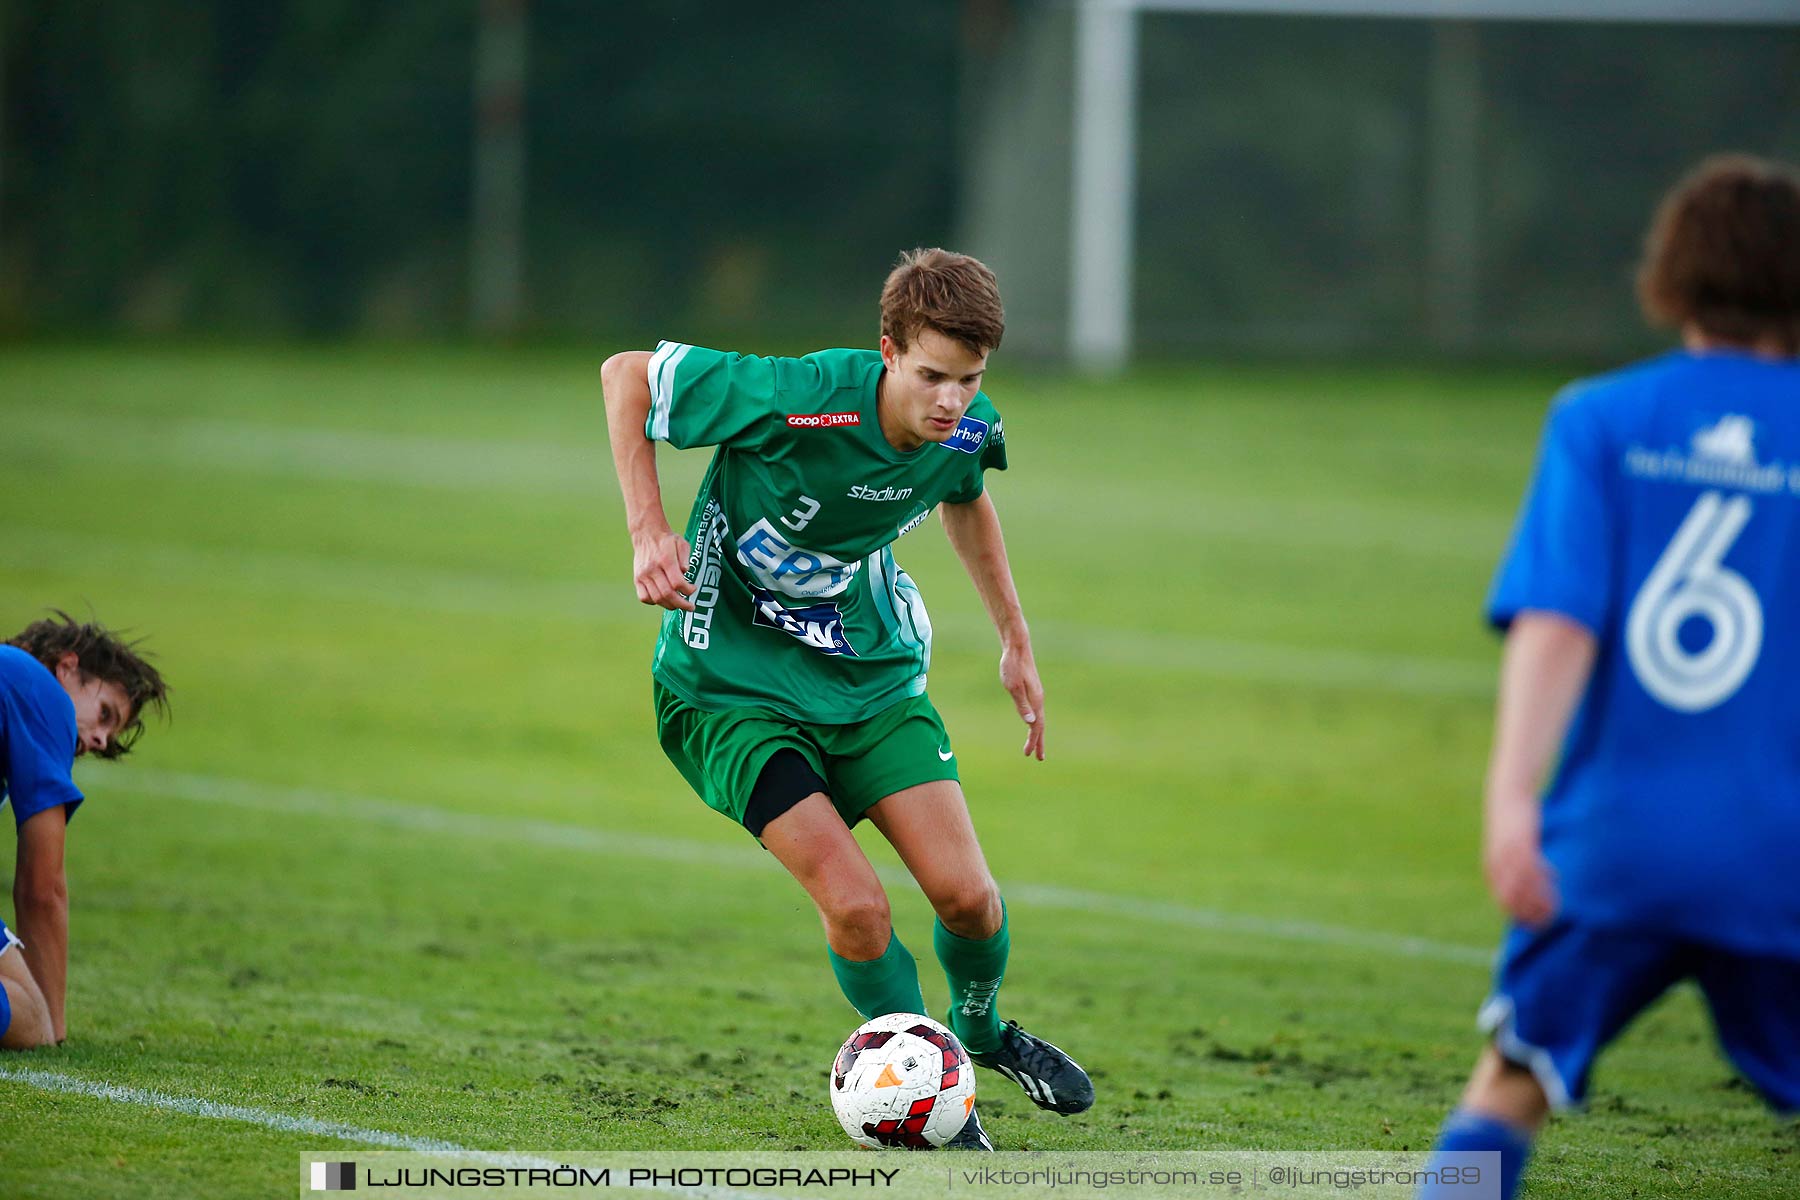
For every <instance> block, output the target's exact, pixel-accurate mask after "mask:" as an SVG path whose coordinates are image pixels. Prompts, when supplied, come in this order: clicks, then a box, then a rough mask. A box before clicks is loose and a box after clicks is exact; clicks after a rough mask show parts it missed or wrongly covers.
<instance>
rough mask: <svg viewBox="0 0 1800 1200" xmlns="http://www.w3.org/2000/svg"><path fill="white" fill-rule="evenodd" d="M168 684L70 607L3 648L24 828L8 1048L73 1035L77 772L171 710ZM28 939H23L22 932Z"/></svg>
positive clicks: (0, 738) (5, 752) (2, 764)
mask: <svg viewBox="0 0 1800 1200" xmlns="http://www.w3.org/2000/svg"><path fill="white" fill-rule="evenodd" d="M168 695H169V691H168V686H167V685H166V684H164V682H163V679H162V676H161V675H160V674H158V672H157V670H156V668H155V667H153V666H151V665H150V664H149V663H148V662H146V661H144V658H143V656H142V655H141V654H139V653H138V652H137V650H136V649H135V648H133V647H132V646H131V645H129V644H127V643H126V642H124V641H122V640H121V639H120V638H118V637H117V636H116V635H114V634H112V633H110V632H109V631H107V630H106V629H104V628H102V627H101V626H99V625H96V624H92V623H79V622H76V621H75V620H73V619H71V618H70V617H69V616H68V615H67V614H66V613H58V614H57V615H56V617H55V618H54V619H46V620H42V621H34V622H33V623H32V624H30V625H28V626H26V627H25V629H24V630H23V631H22V632H21V633H19V634H18V635H17V636H16V637H13V638H9V639H8V640H7V641H6V642H5V643H4V644H0V804H4V803H6V802H7V801H8V800H10V801H11V802H12V809H13V820H14V821H15V822H16V823H17V824H18V830H19V853H18V868H17V870H16V871H15V873H14V875H13V907H14V911H15V918H16V923H17V928H18V933H16V934H15V933H14V932H13V931H12V930H11V929H8V928H7V927H6V922H5V921H4V920H0V1047H5V1048H6V1049H9V1050H23V1049H29V1048H31V1047H34V1046H47V1045H50V1044H51V1043H53V1042H60V1041H62V1040H63V1036H64V1033H65V1025H64V1021H63V997H64V993H65V989H66V984H67V980H68V964H69V892H68V887H67V884H66V882H65V881H64V878H63V839H64V835H65V833H66V832H67V829H68V824H69V818H70V817H72V816H74V814H75V810H76V808H77V807H79V806H80V804H81V800H82V797H81V790H80V789H79V788H77V787H76V786H75V781H74V780H73V779H72V778H70V775H69V771H70V768H71V767H73V766H74V764H75V760H76V759H77V758H80V757H81V756H82V755H83V754H92V755H95V756H96V757H99V758H118V757H120V756H121V755H123V754H125V753H126V752H128V751H129V750H130V749H131V747H132V744H133V743H134V742H136V741H137V738H138V735H139V734H140V733H142V732H143V728H144V726H143V716H144V712H145V710H146V709H149V708H155V709H156V710H157V711H158V712H166V711H167V707H168ZM21 935H23V936H21Z"/></svg>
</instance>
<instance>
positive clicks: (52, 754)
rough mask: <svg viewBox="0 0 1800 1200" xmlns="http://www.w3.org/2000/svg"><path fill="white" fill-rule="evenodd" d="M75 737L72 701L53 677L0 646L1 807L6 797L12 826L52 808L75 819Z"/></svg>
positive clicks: (78, 796) (27, 658)
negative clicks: (62, 808)
mask: <svg viewBox="0 0 1800 1200" xmlns="http://www.w3.org/2000/svg"><path fill="white" fill-rule="evenodd" d="M75 738H76V731H75V702H74V701H72V700H70V699H69V693H68V692H66V691H64V690H63V686H62V684H60V683H58V682H57V681H56V676H55V675H52V674H51V673H50V671H49V669H48V668H46V667H45V666H44V665H43V664H42V663H40V662H39V661H38V660H37V659H35V658H33V657H31V655H29V654H27V653H25V651H23V650H21V649H19V648H18V647H17V646H0V804H4V803H5V802H6V801H7V799H8V797H9V796H10V798H11V800H12V807H13V819H14V820H15V821H16V822H18V823H19V824H21V825H23V824H24V823H25V821H26V820H27V819H28V818H30V817H35V816H36V815H37V814H38V813H40V812H43V811H44V810H45V809H46V808H49V807H51V806H52V805H57V804H61V805H63V806H64V809H65V811H66V812H67V814H68V815H69V816H71V817H72V816H74V815H75V809H76V807H77V806H78V805H79V804H80V803H81V790H80V789H79V788H77V787H76V786H75V781H74V780H73V779H71V778H70V776H69V771H70V769H71V768H72V767H73V766H74V765H75Z"/></svg>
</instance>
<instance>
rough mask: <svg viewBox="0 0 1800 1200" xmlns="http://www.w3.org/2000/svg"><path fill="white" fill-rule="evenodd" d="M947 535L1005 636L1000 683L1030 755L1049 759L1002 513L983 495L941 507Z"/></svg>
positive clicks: (1027, 633)
mask: <svg viewBox="0 0 1800 1200" xmlns="http://www.w3.org/2000/svg"><path fill="white" fill-rule="evenodd" d="M940 511H941V512H942V514H943V521H944V532H945V533H946V534H948V535H949V537H950V545H951V547H952V548H953V549H955V551H956V556H957V557H958V558H960V559H962V565H963V570H965V571H967V572H968V573H969V578H970V579H971V580H973V581H974V583H975V590H976V591H977V592H979V593H981V603H982V604H983V605H985V606H986V608H987V612H988V618H989V619H990V620H991V621H993V623H994V629H995V630H996V631H997V632H998V633H999V634H1000V685H1001V686H1002V687H1004V688H1005V689H1006V690H1007V692H1008V693H1009V694H1010V695H1011V696H1012V698H1013V705H1014V707H1016V708H1017V709H1018V710H1019V717H1020V719H1021V720H1023V721H1024V722H1025V725H1026V728H1027V730H1028V732H1027V733H1026V735H1025V756H1026V757H1027V758H1031V757H1036V758H1037V760H1038V761H1039V762H1042V761H1043V759H1044V685H1043V684H1042V683H1041V682H1040V681H1039V679H1038V670H1037V661H1036V660H1035V659H1034V658H1033V657H1032V653H1031V630H1030V629H1029V628H1027V627H1026V625H1025V611H1024V609H1023V608H1022V607H1020V605H1019V591H1018V589H1017V588H1016V587H1014V586H1013V577H1012V567H1011V566H1010V565H1008V563H1007V561H1006V539H1005V537H1003V536H1002V535H1001V532H1000V514H999V513H997V512H995V511H994V501H993V500H992V499H991V498H990V497H989V496H988V494H987V493H986V492H983V493H982V494H981V495H980V496H978V497H976V498H975V499H974V500H972V501H970V502H969V503H967V504H950V503H948V502H946V503H945V504H944V505H942V506H941V509H940Z"/></svg>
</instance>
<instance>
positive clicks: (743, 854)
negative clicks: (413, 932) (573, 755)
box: [106, 768, 1493, 967]
mask: <svg viewBox="0 0 1800 1200" xmlns="http://www.w3.org/2000/svg"><path fill="white" fill-rule="evenodd" d="M115 785H116V786H117V787H118V788H119V790H121V791H137V792H143V793H147V794H149V795H154V796H168V797H174V798H177V799H184V800H199V801H202V802H206V803H211V804H228V805H231V806H234V807H237V808H247V809H254V810H257V811H260V812H276V813H298V814H302V815H307V816H329V817H353V818H355V819H356V820H358V821H362V822H371V821H372V822H376V823H379V824H382V825H386V826H388V827H390V828H395V829H407V830H412V831H415V832H422V833H432V834H440V835H448V836H453V837H468V838H474V839H477V840H479V841H483V842H496V841H510V842H516V843H523V844H528V845H534V846H546V847H553V848H556V849H561V850H578V851H584V852H593V853H599V854H612V855H618V856H621V857H625V858H642V859H650V860H653V861H658V862H677V863H684V864H688V865H698V866H709V867H727V868H734V869H739V870H752V871H762V872H767V873H769V874H771V875H774V874H779V873H780V870H781V868H780V864H779V863H777V862H776V861H775V860H774V859H773V858H772V857H771V856H770V855H769V854H767V853H766V852H764V851H762V850H758V849H754V848H752V847H750V846H747V845H745V846H726V845H714V844H712V843H709V842H695V841H688V840H686V839H683V838H665V837H655V836H652V835H649V834H640V833H622V832H609V831H607V830H603V829H590V828H588V827H586V826H583V825H567V824H563V823H561V822H557V821H542V820H536V819H533V818H526V817H492V816H487V815H484V814H481V813H460V812H450V811H448V810H445V809H441V808H432V807H429V806H426V805H418V804H405V803H400V802H397V801H393V800H387V799H383V798H381V797H377V796H362V795H354V794H351V793H347V792H336V791H323V790H318V789H313V788H293V787H275V786H271V785H268V784H262V783H256V782H253V781H250V780H242V779H220V778H217V777H215V776H210V775H189V774H182V773H179V772H172V771H155V770H147V769H141V768H134V769H132V770H130V771H128V772H123V773H121V774H120V775H119V776H118V777H117V779H116V780H115V779H108V780H107V781H106V786H107V787H112V786H115ZM876 870H877V872H878V873H879V874H880V876H881V878H882V880H883V882H885V883H888V884H891V885H896V886H905V887H910V886H912V885H913V879H912V876H911V875H910V874H908V873H907V872H906V871H905V870H904V869H901V868H897V867H877V868H876ZM1001 889H1002V890H1003V891H1004V892H1005V893H1006V894H1007V895H1008V896H1009V897H1011V898H1012V899H1014V900H1016V901H1019V902H1022V903H1026V904H1031V905H1035V906H1037V907H1039V908H1049V909H1060V910H1063V911H1066V912H1078V913H1087V914H1090V915H1100V916H1108V917H1122V918H1125V919H1128V920H1134V921H1143V922H1147V923H1150V924H1157V925H1176V926H1182V927H1185V928H1188V929H1206V930H1212V931H1215V932H1220V933H1230V934H1241V935H1244V936H1247V937H1256V938H1273V939H1276V940H1278V941H1287V942H1303V943H1307V944H1311V945H1321V946H1331V947H1334V948H1337V949H1342V950H1365V951H1371V952H1374V953H1377V954H1384V955H1388V956H1392V957H1398V958H1413V959H1422V960H1425V961H1430V962H1443V963H1454V964H1456V965H1459V966H1474V967H1486V966H1488V965H1489V964H1490V963H1491V962H1492V959H1493V954H1492V951H1490V950H1485V949H1480V948H1477V947H1474V946H1462V945H1457V944H1455V943H1451V942H1440V941H1435V940H1433V939H1430V938H1420V937H1409V936H1406V935H1404V934H1397V933H1386V932H1382V931H1380V930H1368V929H1353V928H1350V927H1347V926H1341V925H1326V924H1320V923H1318V922H1313V921H1299V920H1283V919H1280V918H1275V917H1257V916H1250V915H1247V914H1241V913H1226V912H1218V911H1215V910H1213V909H1205V908H1193V907H1190V906H1188V905H1185V904H1176V903H1173V902H1170V901H1163V900H1150V899H1146V898H1143V897H1137V896H1117V895H1111V894H1108V893H1105V892H1089V891H1082V890H1078V889H1075V888H1064V887H1056V886H1053V885H1048V884H1039V883H1029V882H1011V883H1008V882H1005V881H1002V883H1001Z"/></svg>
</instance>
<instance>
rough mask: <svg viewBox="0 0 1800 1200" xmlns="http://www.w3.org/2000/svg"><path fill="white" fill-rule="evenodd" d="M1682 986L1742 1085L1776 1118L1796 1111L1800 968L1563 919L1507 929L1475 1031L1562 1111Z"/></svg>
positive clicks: (1794, 962)
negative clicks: (1706, 1016) (1701, 1000)
mask: <svg viewBox="0 0 1800 1200" xmlns="http://www.w3.org/2000/svg"><path fill="white" fill-rule="evenodd" d="M1685 979H1692V980H1694V981H1695V982H1696V983H1698V984H1699V985H1700V990H1701V992H1702V993H1703V994H1704V995H1705V997H1706V1003H1707V1006H1708V1007H1709V1008H1710V1009H1711V1010H1712V1018H1713V1027H1714V1029H1715V1031H1716V1032H1717V1034H1718V1038H1719V1044H1720V1046H1721V1047H1723V1048H1724V1051H1725V1054H1726V1057H1728V1058H1730V1059H1731V1062H1732V1064H1733V1065H1734V1066H1736V1067H1737V1069H1738V1070H1739V1071H1740V1072H1742V1073H1743V1076H1744V1078H1745V1079H1747V1080H1749V1081H1750V1083H1751V1084H1752V1085H1753V1086H1755V1088H1756V1090H1757V1091H1759V1092H1761V1093H1762V1095H1763V1098H1764V1099H1765V1100H1767V1101H1768V1102H1769V1104H1770V1106H1771V1107H1773V1108H1775V1109H1776V1110H1777V1111H1780V1112H1797V1111H1800V1003H1795V997H1800V959H1789V958H1772V957H1760V956H1756V955H1749V954H1741V953H1737V952H1735V951H1730V950H1724V949H1720V948H1719V947H1717V946H1709V945H1706V944H1704V943H1701V942H1694V941H1689V940H1686V939H1683V938H1677V937H1671V936H1668V935H1665V934H1655V933H1639V932H1628V931H1624V930H1617V929H1595V928H1591V927H1587V926H1582V925H1577V924H1574V923H1572V922H1568V921H1557V922H1555V923H1553V924H1552V925H1550V926H1549V927H1548V928H1546V929H1541V930H1534V929H1528V928H1526V927H1524V926H1521V925H1517V924H1515V925H1514V926H1513V927H1512V928H1511V929H1509V930H1508V931H1507V934H1506V940H1505V942H1503V943H1502V945H1501V947H1500V958H1499V964H1498V967H1497V969H1496V970H1495V975H1494V990H1493V993H1492V995H1490V996H1489V997H1488V1000H1487V1003H1485V1004H1484V1005H1482V1009H1481V1017H1480V1023H1481V1028H1482V1031H1483V1032H1485V1033H1488V1034H1491V1035H1492V1036H1493V1039H1494V1045H1495V1046H1496V1047H1497V1048H1498V1049H1499V1051H1500V1053H1501V1054H1502V1055H1503V1056H1504V1057H1505V1058H1506V1059H1507V1060H1508V1061H1509V1062H1513V1063H1516V1064H1518V1065H1519V1066H1521V1067H1526V1068H1528V1069H1529V1070H1530V1071H1531V1072H1532V1074H1533V1075H1535V1076H1536V1077H1537V1081H1538V1083H1539V1085H1540V1086H1542V1087H1543V1089H1544V1095H1545V1096H1546V1097H1548V1098H1549V1100H1550V1103H1551V1105H1552V1107H1555V1108H1559V1109H1561V1108H1568V1107H1571V1106H1573V1105H1577V1104H1580V1103H1581V1102H1582V1101H1583V1100H1584V1099H1585V1098H1586V1096H1587V1088H1588V1073H1589V1071H1590V1070H1591V1069H1592V1068H1593V1065H1594V1059H1595V1058H1596V1057H1597V1056H1598V1055H1599V1053H1600V1051H1601V1050H1602V1049H1604V1048H1605V1047H1606V1045H1607V1044H1608V1043H1609V1042H1611V1041H1612V1040H1613V1039H1614V1038H1616V1037H1617V1036H1619V1033H1620V1032H1621V1031H1622V1030H1623V1029H1624V1028H1625V1027H1626V1026H1627V1025H1629V1024H1630V1023H1631V1021H1632V1019H1633V1018H1635V1017H1636V1016H1637V1015H1638V1014H1639V1013H1641V1012H1643V1011H1644V1009H1646V1008H1648V1007H1649V1006H1650V1004H1651V1003H1652V1002H1653V1001H1655V1000H1656V998H1657V997H1659V996H1661V995H1662V994H1663V993H1664V992H1666V991H1667V990H1668V989H1669V988H1670V987H1672V986H1673V985H1675V984H1677V983H1680V982H1681V981H1682V980H1685Z"/></svg>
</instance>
